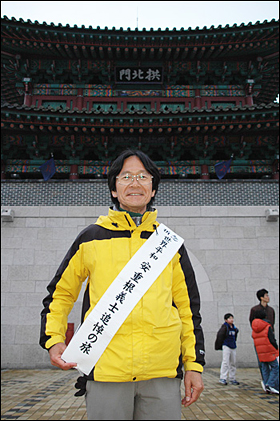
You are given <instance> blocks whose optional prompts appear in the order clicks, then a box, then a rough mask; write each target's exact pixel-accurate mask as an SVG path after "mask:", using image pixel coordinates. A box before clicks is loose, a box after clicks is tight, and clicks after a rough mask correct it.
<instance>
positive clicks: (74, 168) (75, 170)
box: [69, 164, 79, 180]
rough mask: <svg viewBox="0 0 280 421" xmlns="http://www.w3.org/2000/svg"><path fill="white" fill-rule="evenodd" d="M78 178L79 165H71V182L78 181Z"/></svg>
mask: <svg viewBox="0 0 280 421" xmlns="http://www.w3.org/2000/svg"><path fill="white" fill-rule="evenodd" d="M78 178H79V175H78V165H77V164H71V167H70V176H69V180H78Z"/></svg>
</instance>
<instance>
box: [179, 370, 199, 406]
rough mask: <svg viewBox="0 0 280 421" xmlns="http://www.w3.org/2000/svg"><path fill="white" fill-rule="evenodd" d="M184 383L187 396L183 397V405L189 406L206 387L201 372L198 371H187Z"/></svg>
mask: <svg viewBox="0 0 280 421" xmlns="http://www.w3.org/2000/svg"><path fill="white" fill-rule="evenodd" d="M184 383H185V397H184V398H183V399H182V405H184V406H185V407H187V406H190V405H191V404H192V403H194V402H195V401H197V399H198V398H199V396H200V394H201V392H202V391H203V389H204V384H203V381H202V376H201V373H199V372H197V371H186V372H185V378H184Z"/></svg>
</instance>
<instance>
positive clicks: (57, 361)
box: [49, 342, 77, 370]
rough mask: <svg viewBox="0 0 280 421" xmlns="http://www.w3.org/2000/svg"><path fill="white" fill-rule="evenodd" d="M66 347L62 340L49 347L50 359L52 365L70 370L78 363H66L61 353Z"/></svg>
mask: <svg viewBox="0 0 280 421" xmlns="http://www.w3.org/2000/svg"><path fill="white" fill-rule="evenodd" d="M65 349H66V345H65V344H64V343H62V342H60V343H58V344H55V345H54V346H52V347H51V348H50V349H49V354H50V360H51V363H52V365H54V366H55V367H58V368H61V369H62V370H70V368H73V367H76V366H77V364H76V363H66V362H65V361H63V359H62V358H61V355H62V354H63V352H64V351H65Z"/></svg>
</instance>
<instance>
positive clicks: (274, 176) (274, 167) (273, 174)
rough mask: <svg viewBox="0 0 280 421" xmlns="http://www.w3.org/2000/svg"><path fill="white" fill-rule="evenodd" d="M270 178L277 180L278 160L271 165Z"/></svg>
mask: <svg viewBox="0 0 280 421" xmlns="http://www.w3.org/2000/svg"><path fill="white" fill-rule="evenodd" d="M272 178H273V180H279V161H276V162H274V163H273V165H272Z"/></svg>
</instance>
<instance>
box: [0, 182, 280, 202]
mask: <svg viewBox="0 0 280 421" xmlns="http://www.w3.org/2000/svg"><path fill="white" fill-rule="evenodd" d="M1 203H2V206H3V205H5V206H46V205H48V206H93V205H96V204H98V205H99V206H109V205H110V203H111V198H110V193H109V190H108V185H107V180H95V179H92V180H73V181H69V180H49V181H48V182H45V181H43V180H21V181H14V180H5V181H3V182H2V183H1ZM155 204H156V206H265V205H268V206H272V205H274V206H277V205H279V182H278V180H227V179H226V180H162V181H161V183H160V185H159V190H158V193H157V196H156V201H155Z"/></svg>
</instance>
